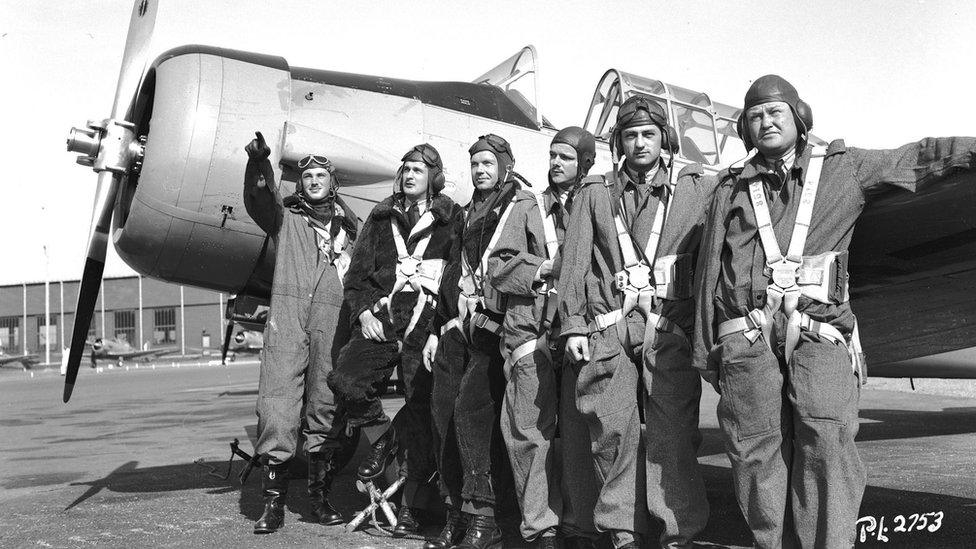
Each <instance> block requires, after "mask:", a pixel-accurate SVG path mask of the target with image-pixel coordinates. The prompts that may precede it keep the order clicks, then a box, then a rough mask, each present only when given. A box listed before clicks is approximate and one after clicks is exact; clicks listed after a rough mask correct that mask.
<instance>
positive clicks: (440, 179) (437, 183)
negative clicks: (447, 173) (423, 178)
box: [430, 168, 446, 192]
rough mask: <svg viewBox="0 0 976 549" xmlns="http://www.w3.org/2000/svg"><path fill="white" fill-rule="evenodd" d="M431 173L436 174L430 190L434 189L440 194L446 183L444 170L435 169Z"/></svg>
mask: <svg viewBox="0 0 976 549" xmlns="http://www.w3.org/2000/svg"><path fill="white" fill-rule="evenodd" d="M431 171H432V172H434V173H433V176H434V177H433V178H432V179H431V181H430V188H431V189H434V190H435V191H436V192H440V191H441V190H442V189H443V188H444V184H445V183H446V181H445V180H444V170H443V169H442V168H434V169H432V170H431Z"/></svg>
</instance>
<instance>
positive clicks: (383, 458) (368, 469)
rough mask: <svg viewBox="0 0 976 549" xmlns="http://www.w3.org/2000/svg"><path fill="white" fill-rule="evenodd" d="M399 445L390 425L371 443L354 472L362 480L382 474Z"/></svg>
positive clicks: (394, 455)
mask: <svg viewBox="0 0 976 549" xmlns="http://www.w3.org/2000/svg"><path fill="white" fill-rule="evenodd" d="M399 447H400V445H399V443H398V441H397V436H396V430H395V429H394V428H393V427H390V428H389V429H387V430H386V432H385V433H383V435H382V436H381V437H380V438H379V439H377V440H376V442H374V443H373V446H372V447H371V448H370V450H369V454H368V455H367V456H366V459H364V460H363V462H362V463H360V464H359V469H358V470H357V471H356V474H358V475H359V478H361V479H363V480H372V479H374V478H376V477H378V476H380V475H382V474H383V471H385V470H386V468H387V466H389V465H390V463H391V462H392V461H393V459H394V458H395V457H396V453H397V450H398V449H399Z"/></svg>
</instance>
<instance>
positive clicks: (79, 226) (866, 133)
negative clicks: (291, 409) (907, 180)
mask: <svg viewBox="0 0 976 549" xmlns="http://www.w3.org/2000/svg"><path fill="white" fill-rule="evenodd" d="M131 10H132V2H130V1H128V0H97V1H95V0H73V1H71V2H41V1H36V0H0V13H2V14H3V17H2V18H0V74H2V75H3V76H2V84H0V99H2V100H0V121H2V123H3V124H4V125H5V126H6V128H5V131H2V132H0V160H2V161H3V163H4V164H5V165H6V169H5V170H4V177H3V178H2V180H0V189H2V194H0V230H2V235H3V237H2V239H0V284H14V283H20V282H24V281H28V282H30V281H41V280H44V279H45V277H50V279H51V280H61V279H66V280H67V279H77V278H79V277H80V276H81V270H82V266H83V262H84V256H85V249H86V245H87V239H88V227H89V223H90V219H91V204H92V201H93V199H94V195H95V181H96V176H95V174H94V173H93V172H92V171H91V170H90V169H89V168H84V167H82V166H78V165H76V164H75V162H74V156H75V155H74V154H72V153H68V152H67V151H66V150H65V139H66V137H67V134H68V130H69V129H70V128H71V127H72V126H84V124H85V122H86V121H87V120H89V119H102V118H106V117H108V115H109V112H110V110H111V107H112V99H113V96H114V93H115V85H116V81H117V78H118V72H119V65H120V62H121V57H122V52H123V47H124V44H125V38H126V31H127V27H128V22H129V17H130V15H131ZM974 28H976V2H972V0H958V1H949V0H946V1H939V2H934V1H932V2H929V1H919V0H914V1H909V0H886V1H880V0H859V1H857V2H851V1H839V0H822V1H818V2H758V1H750V2H732V1H729V2H718V1H714V2H703V1H682V2H659V1H640V2H630V1H627V2H625V1H589V2H587V1H576V0H560V1H534V2H524V1H519V0H511V1H510V0H493V1H492V2H461V1H417V0H411V1H409V2H403V1H384V0H374V1H371V2H350V1H341V2H332V1H322V0H317V1H314V2H312V1H307V2H299V1H283V0H279V1H268V0H207V1H206V2H198V1H189V0H163V1H162V2H161V3H160V7H159V14H158V16H157V20H156V27H155V32H154V35H153V38H152V44H151V51H152V54H151V57H155V56H156V55H157V54H158V53H161V52H163V51H166V50H168V49H170V48H172V47H175V46H179V45H184V44H208V45H215V46H220V47H226V48H233V49H239V50H247V51H252V52H259V53H266V54H274V55H280V56H282V57H284V58H285V59H287V61H288V63H289V64H290V65H291V66H299V67H310V68H320V69H330V70H338V71H345V72H354V73H364V74H373V75H382V76H388V77H394V78H407V79H418V80H457V81H469V80H471V79H473V78H475V77H477V76H479V75H480V74H482V73H483V72H485V71H487V70H488V69H490V68H492V67H493V66H495V65H496V64H497V63H499V62H500V61H502V60H503V59H505V58H507V57H508V56H510V55H511V54H513V53H515V52H516V51H518V50H519V49H520V48H521V47H522V46H524V45H526V44H533V45H534V46H535V47H536V50H537V52H538V56H539V66H538V80H537V85H538V87H539V98H540V99H539V102H540V105H541V109H542V112H543V114H544V115H545V116H546V117H547V118H548V119H549V120H550V121H552V122H553V123H554V124H555V125H556V126H557V127H562V126H567V125H571V124H577V125H582V123H583V119H584V117H585V115H586V110H587V108H588V107H589V102H590V98H591V96H592V94H593V90H594V88H595V86H596V84H597V83H598V81H599V79H600V77H601V76H602V75H603V73H604V72H605V71H606V70H607V69H609V68H617V69H620V70H623V71H627V72H631V73H636V74H639V75H642V76H647V77H651V78H655V79H658V80H663V81H665V82H668V83H672V84H677V85H680V86H683V87H686V88H691V89H695V90H700V91H704V92H706V93H708V94H709V96H710V97H711V98H712V99H713V100H714V101H720V102H724V103H728V104H731V105H738V104H741V101H742V96H743V94H744V93H745V91H746V89H747V88H748V87H749V84H750V83H751V82H752V81H753V80H754V79H755V78H757V77H759V76H761V75H763V74H767V73H777V74H780V75H782V76H784V77H786V78H787V79H789V80H790V81H791V82H792V83H793V84H794V85H795V86H796V88H797V89H798V90H799V93H800V95H801V97H802V98H803V99H804V100H805V101H806V102H807V103H809V104H810V105H811V106H812V108H813V113H814V129H813V131H814V133H815V134H817V135H818V136H820V137H822V138H824V139H828V140H829V139H834V138H841V137H842V138H845V139H846V140H847V143H848V144H849V145H855V146H860V147H869V148H887V147H895V146H898V145H900V144H903V143H906V142H909V141H913V140H916V139H919V138H921V137H925V136H943V135H976V109H974V108H973V105H972V103H970V101H971V100H972V97H973V92H974V90H976V71H973V69H972V66H973V56H972V51H973V43H974V42H973V38H972V33H973V29H974ZM381 138H382V137H381V136H377V139H381ZM109 256H110V257H109V262H108V265H107V267H106V276H117V275H125V274H131V272H132V271H131V270H130V269H129V268H128V267H127V266H126V265H125V264H124V263H123V262H122V261H121V260H119V259H118V257H117V256H116V255H115V253H114V250H111V248H110V254H109Z"/></svg>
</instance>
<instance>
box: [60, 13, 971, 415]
mask: <svg viewBox="0 0 976 549" xmlns="http://www.w3.org/2000/svg"><path fill="white" fill-rule="evenodd" d="M156 10H157V3H156V2H155V1H150V0H139V1H136V2H135V7H134V8H133V13H132V18H131V22H130V27H129V35H128V39H127V42H126V49H125V53H124V55H123V60H122V69H121V73H120V76H119V83H118V87H117V90H116V96H115V102H114V106H113V108H112V112H111V116H110V117H109V118H107V119H105V120H102V121H96V122H90V123H89V124H88V126H87V127H86V128H83V129H77V128H74V129H72V131H71V134H70V136H69V139H68V149H69V150H70V151H74V152H79V153H82V155H81V156H80V157H79V158H78V162H79V163H80V164H83V165H86V166H90V167H92V168H93V169H94V171H95V172H97V173H98V191H97V194H96V198H95V205H94V216H93V219H92V224H91V227H90V233H89V234H90V238H89V245H88V253H87V260H86V263H85V270H84V274H83V276H82V281H81V288H80V291H79V294H78V304H77V308H76V311H77V317H76V321H75V328H74V331H73V334H72V340H71V350H70V355H69V359H68V369H67V377H66V379H65V391H64V400H65V402H67V400H68V399H69V398H70V396H71V391H72V389H73V387H74V383H75V376H76V375H77V371H78V365H79V363H80V360H81V355H82V351H83V349H84V342H85V338H86V336H87V326H88V324H89V321H90V318H91V315H92V313H93V310H94V306H95V300H96V297H97V295H98V290H99V286H100V282H101V277H102V271H103V268H104V262H105V253H106V247H107V245H108V241H109V238H110V237H111V240H112V242H113V243H114V245H115V248H116V250H117V251H118V253H119V255H120V256H121V257H122V258H123V259H124V260H125V261H126V262H127V263H128V264H129V265H130V266H131V267H132V268H133V269H135V270H136V271H138V272H139V273H141V274H143V275H146V276H151V277H154V278H159V279H163V280H167V281H172V282H176V283H179V284H189V285H195V286H200V287H204V288H209V289H212V290H218V291H224V292H229V293H235V294H238V296H239V298H240V299H245V298H246V299H247V300H252V301H257V302H261V300H265V299H267V297H268V295H269V291H270V285H271V277H272V273H273V267H274V258H275V249H274V243H273V242H272V241H271V240H270V239H268V238H267V237H266V235H265V234H264V232H263V231H261V230H260V229H259V228H258V227H257V226H256V225H255V224H254V223H253V222H252V221H251V219H250V218H249V217H248V215H247V214H246V212H245V210H244V206H243V200H242V183H241V174H242V166H243V164H244V163H245V161H246V155H245V153H244V152H243V150H242V147H243V146H244V145H245V144H246V143H247V142H248V141H250V139H252V137H253V135H254V131H255V130H260V131H262V132H263V133H264V135H265V136H267V137H268V141H269V144H271V145H272V155H273V156H272V162H274V163H278V164H279V166H280V167H281V168H282V174H283V179H284V181H282V182H281V184H282V185H283V186H284V188H283V189H282V191H283V192H285V193H288V192H290V191H291V188H290V187H291V186H292V185H293V182H294V181H295V178H296V175H297V172H296V170H295V168H294V166H295V163H296V161H297V160H298V159H299V158H300V157H302V156H303V155H305V154H307V153H309V152H313V151H314V152H323V153H325V154H327V155H328V156H329V158H330V159H331V160H332V162H333V164H334V165H335V167H336V170H337V175H338V177H339V178H340V181H341V182H342V189H341V190H340V194H342V195H343V196H344V197H345V198H346V199H347V201H348V203H349V204H350V205H351V206H352V207H353V209H354V210H355V211H356V213H357V215H359V216H360V217H365V216H366V215H367V214H368V212H369V210H370V209H371V208H372V206H373V205H374V204H375V203H377V202H378V201H380V200H381V199H382V198H384V197H385V196H387V195H388V194H389V193H390V191H391V188H392V187H391V184H392V179H393V176H394V171H395V169H396V167H397V165H398V163H399V161H398V159H399V157H400V155H401V154H402V152H403V151H405V150H407V149H409V148H410V147H411V146H413V145H415V144H417V143H421V142H428V143H431V144H432V145H434V146H435V147H437V149H438V150H439V151H440V153H441V156H442V158H443V159H444V171H445V176H446V179H447V185H446V190H445V192H447V193H448V194H450V195H451V196H452V197H453V198H454V199H455V200H457V201H458V202H460V203H462V204H463V203H465V202H466V201H467V200H468V198H469V197H470V194H471V186H470V183H469V168H468V155H467V148H468V146H469V145H470V143H471V142H472V141H473V140H474V139H476V138H477V136H479V135H483V134H486V133H489V132H492V133H497V134H499V135H502V136H504V137H505V138H506V139H508V140H509V141H510V142H511V143H512V147H513V150H514V152H515V157H516V159H517V162H516V169H517V170H518V171H519V172H520V173H522V174H524V175H526V176H527V177H528V178H529V179H530V181H531V180H535V181H537V182H538V183H537V184H536V189H537V190H540V189H541V188H542V184H544V183H543V182H544V180H543V179H540V177H542V176H543V174H545V173H546V171H547V166H548V145H549V141H550V140H551V138H552V136H553V135H554V134H555V132H556V128H555V127H554V126H553V125H552V124H551V123H550V122H549V121H548V120H547V119H546V118H545V117H544V116H543V115H542V112H541V110H540V108H539V103H538V100H537V95H536V93H535V89H536V87H535V74H536V52H535V50H534V48H532V47H531V46H528V47H526V48H523V49H522V50H521V51H519V52H518V53H516V54H515V55H513V56H512V57H510V58H508V59H506V60H505V61H504V62H502V63H501V64H500V65H498V66H497V67H495V68H493V69H491V70H489V71H488V72H486V73H485V74H483V75H482V76H480V77H478V78H475V79H474V81H473V82H471V83H466V82H421V81H412V80H401V79H394V78H384V77H378V76H368V75H360V74H350V73H341V72H334V71H328V70H319V69H308V68H300V67H291V66H289V65H288V63H287V61H286V60H285V59H283V58H281V57H275V56H269V55H262V54H257V53H249V52H243V51H235V50H226V49H221V48H216V47H211V46H199V45H192V46H183V47H179V48H175V49H172V50H170V51H168V52H166V53H163V54H162V55H160V56H159V57H158V58H157V59H156V60H155V61H154V62H152V63H151V64H148V63H147V61H148V59H147V54H148V44H149V40H150V38H151V36H152V30H153V25H154V22H155V17H156ZM147 65H148V66H147ZM572 84H573V85H578V83H575V82H574V83H572ZM638 94H639V95H643V96H644V97H646V98H647V99H648V100H651V101H655V102H658V103H660V104H661V105H662V106H664V107H665V110H666V112H668V114H669V119H670V122H671V124H672V125H673V126H674V127H675V128H676V129H677V131H678V134H679V138H680V145H681V150H680V152H679V153H678V154H677V155H676V157H675V158H674V160H675V165H676V169H680V168H681V167H682V166H684V165H686V164H688V163H691V162H698V163H701V164H702V165H703V167H704V169H705V171H706V173H709V174H714V173H717V172H718V170H720V169H721V168H722V167H724V166H726V165H728V164H730V163H731V162H733V161H735V160H738V159H740V158H742V157H743V156H745V154H746V151H745V149H744V147H743V145H742V142H741V140H739V138H738V136H737V134H736V129H735V127H736V120H737V118H738V116H739V113H740V111H739V109H738V108H736V107H733V106H730V105H726V104H722V103H718V102H715V101H712V100H711V98H710V97H709V96H708V95H707V94H706V93H704V92H699V91H694V90H689V89H686V88H683V87H680V86H675V85H671V84H667V83H664V82H661V81H658V80H654V79H652V78H647V77H642V76H637V75H634V74H630V73H626V72H623V71H618V70H615V69H611V70H609V71H607V72H606V73H605V74H604V76H603V77H602V78H601V80H600V82H599V83H598V85H597V88H596V90H595V92H594V95H593V99H592V101H591V103H590V106H589V109H588V111H587V112H586V115H585V118H584V126H585V127H586V129H588V130H590V131H591V132H592V133H593V134H594V135H596V136H598V138H599V140H598V152H597V162H596V165H595V167H594V168H593V171H594V173H597V172H600V171H606V170H608V169H610V168H611V165H612V164H611V159H610V151H609V147H608V144H607V137H608V135H609V131H610V127H611V124H612V123H613V121H614V119H615V115H616V110H617V108H618V106H619V105H620V103H621V102H622V101H624V100H626V99H627V98H628V97H630V96H631V95H638ZM812 140H813V141H814V142H817V143H820V142H822V141H821V140H819V139H817V138H813V139H812ZM972 179H973V178H972V176H956V177H954V178H953V179H951V180H950V181H949V182H947V183H946V184H943V185H940V186H938V188H935V189H932V190H929V191H926V192H924V193H922V196H919V195H916V196H914V197H912V200H911V201H906V200H905V199H904V197H905V195H904V194H903V193H900V192H895V191H892V192H890V193H888V194H887V195H885V196H883V197H880V198H877V199H876V200H875V201H874V202H873V203H872V206H871V207H870V208H868V209H867V210H866V211H865V212H864V215H863V216H862V219H861V220H860V222H859V225H858V229H857V231H856V233H855V235H854V243H853V245H852V248H851V264H850V270H851V274H852V285H851V294H852V296H853V297H854V310H855V311H856V312H857V313H858V317H859V319H860V324H861V326H862V334H861V336H862V339H863V343H864V346H865V350H866V353H867V354H868V357H869V361H870V362H871V374H872V375H879V374H881V375H884V373H885V367H886V364H888V363H895V362H898V361H902V360H905V359H910V358H916V357H924V356H927V355H933V354H936V353H944V352H948V351H954V350H958V349H963V348H966V347H971V346H972V345H973V344H974V343H976V296H974V294H973V293H972V292H970V291H968V289H969V288H972V287H973V286H974V285H976V260H974V259H973V258H976V253H974V252H976V241H974V240H973V239H972V238H971V233H972V231H973V229H972V228H971V227H970V226H969V223H970V220H972V219H973V218H974V217H976V215H974V214H976V212H974V209H976V184H974V182H973V181H972ZM932 303H939V304H940V305H939V306H938V307H923V306H922V305H923V304H932ZM228 310H229V311H230V308H229V309H228ZM231 316H232V315H230V314H229V316H228V318H230V317H231ZM231 328H233V327H232V326H231ZM227 338H228V336H225V341H228V339H227ZM893 371H894V370H889V372H893ZM935 372H937V373H935ZM933 374H934V375H938V376H940V377H976V367H974V364H973V362H972V361H966V360H959V361H956V362H952V361H950V364H949V366H948V367H945V364H943V367H942V368H941V369H939V370H934V369H931V368H929V367H928V366H927V365H926V364H925V363H917V364H916V366H915V367H912V368H908V369H907V370H905V369H904V368H903V369H902V370H898V372H897V373H896V374H894V375H901V376H906V375H914V376H916V377H931V376H932V375H933Z"/></svg>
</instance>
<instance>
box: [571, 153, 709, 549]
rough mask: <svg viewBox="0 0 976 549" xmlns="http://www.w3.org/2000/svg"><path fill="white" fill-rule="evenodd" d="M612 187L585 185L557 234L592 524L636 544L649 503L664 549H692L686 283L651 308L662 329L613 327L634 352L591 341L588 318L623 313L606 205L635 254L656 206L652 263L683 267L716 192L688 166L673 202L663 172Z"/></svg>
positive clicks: (694, 440) (620, 180)
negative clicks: (594, 482)
mask: <svg viewBox="0 0 976 549" xmlns="http://www.w3.org/2000/svg"><path fill="white" fill-rule="evenodd" d="M613 179H614V178H613V174H612V173H610V174H607V175H606V176H590V177H588V178H586V179H585V180H584V181H583V187H582V188H581V189H580V190H579V192H578V193H577V195H576V197H575V199H574V203H573V211H572V215H571V217H570V221H569V226H568V228H567V232H566V240H565V244H564V245H563V264H562V274H561V276H560V278H559V287H558V289H559V296H560V303H561V304H560V310H559V311H560V312H559V314H560V318H561V320H562V322H563V329H562V334H563V335H564V336H574V335H584V336H588V338H589V341H588V343H589V350H590V361H589V363H586V362H585V361H581V362H579V363H577V364H574V365H573V367H575V368H576V369H577V371H578V372H579V373H578V376H579V380H578V382H577V386H576V404H577V407H578V408H579V410H580V412H581V413H582V414H583V416H584V418H585V420H586V423H587V425H588V427H589V430H590V436H591V441H592V449H593V455H594V460H595V465H596V468H597V471H598V473H599V474H600V477H601V480H602V482H603V487H602V490H601V492H600V498H599V502H598V503H597V506H596V508H595V509H594V522H595V524H596V526H597V528H599V529H600V530H603V531H608V530H624V531H631V532H638V533H645V532H646V531H647V518H646V516H645V514H646V512H645V510H644V509H645V504H646V506H647V509H648V510H649V511H650V512H651V514H653V515H654V516H655V517H657V518H659V519H661V520H662V521H663V522H664V533H663V535H662V538H661V543H662V544H663V545H664V546H669V547H670V546H679V547H680V546H690V544H691V540H692V539H694V537H695V536H696V535H697V534H698V533H699V532H701V531H702V530H703V529H704V527H705V524H706V522H707V520H708V502H707V500H706V499H705V488H704V484H703V481H702V477H701V473H700V471H699V469H698V463H697V451H698V448H699V446H700V444H701V434H700V432H699V430H698V406H699V398H700V396H701V381H700V379H699V377H698V374H697V372H696V371H695V370H694V369H693V368H692V364H691V342H690V340H689V339H688V337H687V336H686V335H685V334H690V333H691V331H692V328H693V326H694V312H695V310H694V303H693V301H692V299H690V297H688V296H690V294H691V277H692V273H691V272H688V271H686V272H684V273H683V275H682V278H683V283H684V285H685V288H686V290H685V292H686V294H687V296H683V297H681V298H679V299H656V300H655V302H654V303H653V304H652V307H651V312H652V313H654V314H658V315H661V317H663V318H664V319H666V321H667V322H666V323H665V324H662V323H658V324H656V325H655V326H648V325H646V323H645V321H644V317H643V315H641V314H640V313H639V312H638V311H637V310H636V309H635V310H634V311H632V312H630V313H629V314H628V315H627V317H626V318H625V319H623V320H622V321H621V322H625V324H622V325H621V326H625V327H626V328H627V330H626V331H627V333H628V334H629V335H628V338H629V341H630V342H631V343H630V344H629V345H627V346H625V345H623V344H622V343H621V340H620V338H619V337H618V333H617V330H616V327H615V326H613V325H611V326H609V327H607V328H605V329H603V330H600V329H599V326H597V321H596V319H597V317H598V315H603V314H606V313H608V312H610V311H614V310H616V309H620V307H621V304H622V302H623V299H622V293H621V291H620V290H618V289H617V287H616V284H615V273H617V272H618V271H620V270H621V269H622V268H623V267H624V262H623V256H622V253H621V247H620V244H619V242H618V238H617V231H616V229H615V225H614V218H613V216H614V213H613V208H612V204H615V203H619V202H620V199H621V196H622V197H623V200H622V201H623V203H624V207H625V208H626V210H627V211H626V213H627V216H626V219H629V220H630V227H629V230H630V234H631V235H632V236H633V240H635V241H636V243H635V245H634V247H635V248H637V247H638V246H639V247H640V249H641V250H643V249H644V247H645V246H646V244H647V242H648V239H649V235H650V233H651V230H652V227H653V225H654V219H655V217H656V216H657V212H658V204H659V202H660V200H662V198H663V199H665V200H667V201H671V203H670V204H669V205H668V208H669V211H668V214H667V218H666V222H665V223H664V225H663V227H662V233H661V239H660V242H659V245H658V252H657V256H656V258H657V259H658V260H659V259H661V258H663V257H664V256H669V255H675V254H690V256H686V259H688V260H689V261H690V260H691V259H693V258H694V257H695V254H697V252H698V245H699V242H700V235H701V230H702V226H703V225H704V223H705V211H706V208H707V205H708V204H709V202H710V198H711V194H712V192H713V191H714V186H715V182H714V180H713V179H712V178H708V177H702V171H701V167H700V166H698V165H697V164H693V165H691V166H688V167H686V168H685V169H684V170H682V171H681V173H680V174H679V175H678V177H677V180H676V183H675V184H674V192H673V193H672V192H670V191H668V192H666V191H665V189H666V188H667V186H668V173H667V169H666V168H665V167H664V166H663V165H662V166H661V167H660V168H659V169H658V171H657V173H656V174H655V176H654V178H653V180H652V181H650V182H648V183H641V184H636V183H635V182H633V181H632V180H631V178H630V177H629V176H628V175H627V172H626V170H620V171H619V172H618V176H617V178H616V179H617V180H616V181H613ZM608 191H609V193H608ZM611 197H612V198H611ZM611 200H612V201H613V202H611ZM688 268H689V269H692V270H693V268H694V267H693V265H690V264H689V265H688ZM569 273H572V275H569ZM635 366H636V368H635ZM641 378H642V379H643V383H641ZM641 385H643V394H642V395H641V397H640V404H638V391H639V387H640V386H641ZM638 405H640V406H643V409H644V415H645V422H646V434H647V436H646V439H642V436H641V430H640V419H639V416H638ZM645 454H646V455H645ZM642 462H643V464H642ZM642 494H643V495H642Z"/></svg>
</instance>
